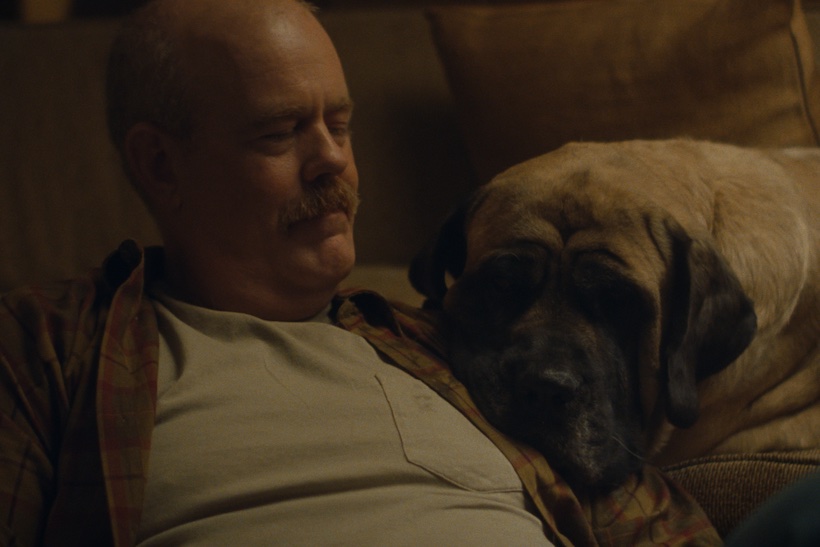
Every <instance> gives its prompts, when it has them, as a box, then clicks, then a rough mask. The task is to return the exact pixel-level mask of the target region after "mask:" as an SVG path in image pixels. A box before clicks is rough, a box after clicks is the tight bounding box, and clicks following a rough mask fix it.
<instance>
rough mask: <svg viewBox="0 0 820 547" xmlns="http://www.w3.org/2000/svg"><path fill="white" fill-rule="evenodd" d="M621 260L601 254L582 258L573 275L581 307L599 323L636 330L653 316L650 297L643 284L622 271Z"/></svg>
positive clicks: (587, 255) (575, 266) (573, 286)
mask: <svg viewBox="0 0 820 547" xmlns="http://www.w3.org/2000/svg"><path fill="white" fill-rule="evenodd" d="M617 262H618V260H613V259H612V258H610V257H609V256H608V257H606V258H605V259H603V260H602V259H601V257H600V256H599V253H586V254H584V255H582V256H581V257H579V258H578V259H577V260H576V262H575V264H574V266H573V271H572V276H571V282H572V288H573V291H574V292H575V294H576V295H577V299H578V303H579V305H580V307H581V308H582V309H583V310H584V312H585V313H586V314H587V316H588V318H589V319H590V320H591V321H593V322H596V323H607V324H610V325H612V326H614V327H616V328H618V329H619V330H620V329H623V328H632V329H634V328H635V327H636V326H638V324H639V323H641V322H643V321H645V320H647V319H649V318H650V317H651V315H652V305H651V298H650V297H649V295H647V294H646V292H645V291H644V290H643V289H641V287H640V285H639V284H638V283H636V282H635V281H633V280H632V279H630V278H629V277H628V276H626V275H625V274H623V273H621V272H620V271H619V268H618V267H617V265H615V264H612V263H617Z"/></svg>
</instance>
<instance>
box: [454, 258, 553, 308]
mask: <svg viewBox="0 0 820 547" xmlns="http://www.w3.org/2000/svg"><path fill="white" fill-rule="evenodd" d="M548 264H549V253H548V251H547V250H546V249H545V248H544V247H543V246H541V245H537V244H533V243H526V242H524V243H519V244H516V245H514V246H511V247H508V248H505V249H501V250H498V251H495V252H493V253H492V254H491V255H490V256H488V257H487V258H486V259H485V260H484V261H483V262H482V263H481V264H480V265H479V266H478V267H477V268H476V270H475V271H474V272H472V273H471V274H469V275H465V276H464V277H462V279H461V280H460V282H459V283H458V285H457V286H456V287H455V288H454V290H453V291H452V294H450V295H448V298H451V299H452V300H453V301H457V302H458V305H457V306H454V308H455V309H457V310H459V315H460V316H462V317H461V319H463V320H465V321H467V322H470V321H471V320H474V319H475V318H476V317H483V318H484V319H485V320H486V319H488V318H489V319H490V322H491V323H502V322H505V321H508V320H510V319H512V318H514V317H516V316H518V315H519V314H521V313H523V312H524V311H525V310H526V309H527V308H528V307H529V306H530V305H531V304H532V302H533V301H534V300H535V298H536V296H537V293H538V288H539V286H541V285H542V284H543V283H544V280H545V277H546V275H547V269H548ZM488 312H489V314H488Z"/></svg>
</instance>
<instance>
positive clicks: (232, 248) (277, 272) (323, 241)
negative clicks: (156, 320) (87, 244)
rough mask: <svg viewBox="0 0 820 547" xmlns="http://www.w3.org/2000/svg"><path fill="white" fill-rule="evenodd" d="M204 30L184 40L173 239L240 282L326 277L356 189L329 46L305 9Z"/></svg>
mask: <svg viewBox="0 0 820 547" xmlns="http://www.w3.org/2000/svg"><path fill="white" fill-rule="evenodd" d="M291 11H293V10H291ZM212 34H213V33H212V32H211V33H206V34H205V36H204V37H201V38H197V37H196V36H194V37H192V39H191V40H190V44H189V48H190V49H189V55H187V57H188V59H190V63H189V65H188V67H187V69H186V70H190V71H191V74H192V75H193V80H192V81H193V82H195V89H193V98H194V129H193V134H192V135H191V138H190V139H189V140H187V141H183V142H182V144H181V149H182V150H183V152H182V153H181V154H180V155H179V159H178V161H176V163H175V169H176V170H177V173H178V174H179V181H180V184H179V206H178V210H177V211H176V214H175V215H174V220H173V222H174V225H173V226H174V228H173V229H172V234H173V236H172V237H175V238H177V239H178V242H177V243H178V244H179V247H180V248H181V249H183V251H184V250H185V248H186V246H187V247H188V248H190V247H191V246H201V245H207V246H209V247H210V249H211V251H210V252H211V253H212V255H213V256H214V257H216V258H217V259H220V260H221V259H225V260H228V261H230V262H231V263H232V264H234V266H235V268H236V269H237V270H238V271H237V272H236V273H237V276H236V278H237V279H238V280H241V279H242V277H243V276H253V277H256V278H257V279H258V278H265V279H266V281H269V282H270V283H271V284H276V285H278V286H279V287H281V288H282V289H283V290H290V291H292V292H293V293H294V294H298V293H299V291H307V292H309V291H313V290H317V289H319V288H322V289H325V288H326V287H327V286H328V285H329V286H331V287H335V286H336V284H338V282H339V281H341V280H342V279H343V278H344V277H345V276H346V275H347V273H349V271H350V269H351V268H352V266H353V262H354V258H355V253H354V245H353V232H352V229H353V217H354V214H355V207H356V204H357V197H356V191H357V188H358V173H357V171H356V166H355V163H354V159H353V151H352V148H351V143H350V131H349V124H350V118H351V114H352V103H351V100H350V97H349V94H348V90H347V85H346V83H345V78H344V74H343V72H342V67H341V64H340V62H339V60H338V57H337V55H336V52H335V50H334V48H333V46H332V44H331V43H330V40H329V39H328V37H327V35H326V34H325V33H324V31H323V30H322V29H321V27H320V26H319V24H318V23H317V22H316V21H315V20H314V19H313V18H312V16H311V15H310V14H309V13H307V12H303V10H297V11H296V12H293V13H287V14H280V15H279V16H277V17H269V18H268V20H265V23H264V24H258V25H254V28H252V29H248V28H242V29H234V28H231V26H230V24H227V25H226V28H225V29H224V32H223V34H224V36H219V37H218V39H214V38H213V36H212ZM310 197H312V199H307V198H310Z"/></svg>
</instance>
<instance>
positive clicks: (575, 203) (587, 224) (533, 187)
mask: <svg viewBox="0 0 820 547" xmlns="http://www.w3.org/2000/svg"><path fill="white" fill-rule="evenodd" d="M608 186H609V185H607V184H606V181H605V180H598V179H596V178H593V177H592V176H591V174H590V173H589V172H588V171H580V172H574V173H570V174H566V175H564V176H561V175H560V174H559V176H556V175H555V174H554V173H549V172H544V171H538V170H533V171H527V170H523V171H520V170H519V171H510V172H507V173H505V174H504V175H502V176H499V177H496V179H494V180H493V181H492V182H490V183H489V184H487V185H486V186H485V187H484V188H483V189H482V191H481V192H480V194H479V195H478V196H477V197H476V200H475V202H474V204H473V207H472V208H471V209H470V211H469V212H468V215H467V224H466V233H467V260H468V264H467V269H469V266H470V262H471V261H476V260H480V258H481V257H482V256H484V255H485V254H486V253H487V252H488V251H490V250H492V249H497V248H500V247H504V246H506V245H508V244H510V243H511V242H515V241H538V242H540V243H542V244H545V245H546V246H547V247H549V248H551V249H553V250H560V249H564V248H566V247H567V246H568V245H572V246H573V247H576V248H578V247H590V246H592V247H594V246H596V245H611V244H612V238H613V231H614V229H615V228H617V229H618V233H626V234H629V233H631V232H639V231H645V226H644V224H645V223H644V220H643V219H642V218H640V215H638V214H636V209H635V208H634V207H629V206H628V204H630V203H634V197H633V196H630V195H627V194H626V193H624V192H622V191H619V189H617V188H609V187H608ZM625 247H626V246H625Z"/></svg>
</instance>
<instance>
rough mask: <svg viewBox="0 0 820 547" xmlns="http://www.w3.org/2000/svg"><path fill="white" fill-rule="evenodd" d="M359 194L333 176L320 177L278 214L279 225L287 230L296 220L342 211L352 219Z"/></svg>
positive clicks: (356, 208) (357, 204) (357, 206)
mask: <svg viewBox="0 0 820 547" xmlns="http://www.w3.org/2000/svg"><path fill="white" fill-rule="evenodd" d="M359 201H360V199H359V194H358V193H357V192H356V190H354V189H353V188H352V187H351V186H350V185H349V184H347V183H345V182H343V181H342V180H341V179H340V178H338V177H335V176H328V177H323V178H320V179H318V180H316V181H314V182H313V183H311V184H310V185H309V186H307V187H306V189H305V191H304V193H303V194H302V195H301V196H299V198H297V199H294V200H293V201H291V202H290V203H288V204H287V205H286V206H285V208H284V209H283V210H282V212H281V214H280V215H279V225H280V227H281V228H282V229H284V230H287V229H288V228H290V227H291V226H293V225H294V224H295V223H297V222H301V221H304V220H311V219H314V218H317V217H320V216H322V215H326V214H328V213H334V212H336V211H342V212H343V213H345V214H346V215H347V217H348V218H350V219H353V217H355V216H356V211H357V210H358V208H359Z"/></svg>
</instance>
